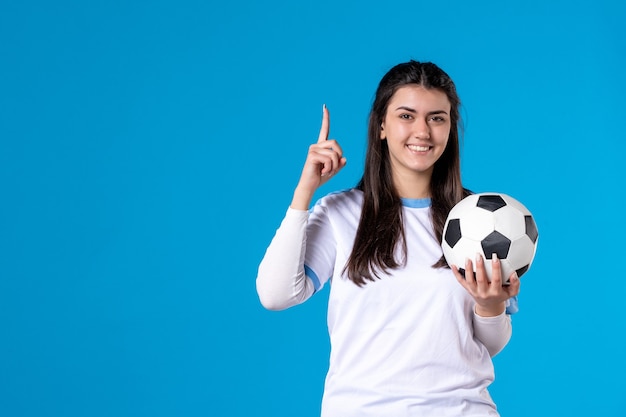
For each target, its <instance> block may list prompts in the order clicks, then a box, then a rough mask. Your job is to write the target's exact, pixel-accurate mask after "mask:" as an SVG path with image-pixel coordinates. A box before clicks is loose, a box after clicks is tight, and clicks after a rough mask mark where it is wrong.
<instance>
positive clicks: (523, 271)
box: [515, 265, 530, 278]
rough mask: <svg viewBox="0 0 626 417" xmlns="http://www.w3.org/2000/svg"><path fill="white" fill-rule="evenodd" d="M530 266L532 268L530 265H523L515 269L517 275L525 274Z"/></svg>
mask: <svg viewBox="0 0 626 417" xmlns="http://www.w3.org/2000/svg"><path fill="white" fill-rule="evenodd" d="M528 268H530V265H526V266H523V267H521V268H520V269H518V270H517V271H515V272H516V273H517V277H518V278H519V277H521V276H522V275H524V274H525V273H526V271H528Z"/></svg>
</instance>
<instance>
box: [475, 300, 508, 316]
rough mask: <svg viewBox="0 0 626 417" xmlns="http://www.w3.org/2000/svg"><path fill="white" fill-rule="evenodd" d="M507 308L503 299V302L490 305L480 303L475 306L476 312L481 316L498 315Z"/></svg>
mask: <svg viewBox="0 0 626 417" xmlns="http://www.w3.org/2000/svg"><path fill="white" fill-rule="evenodd" d="M505 309H506V303H505V302H504V301H503V302H501V303H497V304H493V305H489V306H481V305H480V304H476V306H475V307H474V312H475V313H476V314H477V315H479V316H481V317H496V316H499V315H500V314H502V313H504V310H505Z"/></svg>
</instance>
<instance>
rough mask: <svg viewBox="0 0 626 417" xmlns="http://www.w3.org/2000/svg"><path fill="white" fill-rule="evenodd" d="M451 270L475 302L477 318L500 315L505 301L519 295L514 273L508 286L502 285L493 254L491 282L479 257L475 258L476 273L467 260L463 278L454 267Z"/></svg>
mask: <svg viewBox="0 0 626 417" xmlns="http://www.w3.org/2000/svg"><path fill="white" fill-rule="evenodd" d="M451 268H452V272H454V276H455V277H456V279H457V281H459V284H461V285H462V286H463V287H464V288H465V289H466V290H467V292H468V293H470V295H471V296H472V297H473V298H474V300H475V301H476V314H478V315H479V316H483V317H492V316H497V315H500V314H502V313H503V312H504V309H505V308H506V300H508V299H509V298H511V297H515V296H516V295H517V294H519V288H520V280H519V277H518V276H517V274H516V273H515V272H514V273H512V274H511V276H510V277H509V285H502V268H501V266H500V260H499V259H498V258H497V256H496V255H495V254H494V256H493V258H492V259H491V282H489V279H488V278H487V271H486V270H485V261H484V259H483V257H482V256H481V255H477V256H476V273H474V268H473V264H472V260H471V259H469V258H468V259H467V260H466V261H465V277H463V275H461V273H460V272H459V269H458V268H457V267H456V266H454V265H452V266H451Z"/></svg>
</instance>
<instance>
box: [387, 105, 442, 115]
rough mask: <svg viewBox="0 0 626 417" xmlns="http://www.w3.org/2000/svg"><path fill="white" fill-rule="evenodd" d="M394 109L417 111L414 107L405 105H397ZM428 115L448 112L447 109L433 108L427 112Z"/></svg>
mask: <svg viewBox="0 0 626 417" xmlns="http://www.w3.org/2000/svg"><path fill="white" fill-rule="evenodd" d="M396 110H405V111H408V112H411V113H417V111H416V110H415V109H412V108H411V107H407V106H400V107H398V108H397V109H396ZM427 114H428V115H432V114H448V112H447V111H445V110H433V111H431V112H428V113H427Z"/></svg>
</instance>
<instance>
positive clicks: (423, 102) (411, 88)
mask: <svg viewBox="0 0 626 417" xmlns="http://www.w3.org/2000/svg"><path fill="white" fill-rule="evenodd" d="M399 106H405V107H410V108H412V109H415V110H420V109H423V110H429V111H430V110H445V111H447V112H450V107H451V105H450V100H449V99H448V96H447V95H446V93H444V92H443V91H441V90H439V89H436V88H428V89H427V88H424V87H423V86H421V85H418V84H408V85H403V86H402V87H400V88H398V89H397V90H396V92H395V93H394V94H393V96H391V99H390V100H389V104H388V109H389V110H395V109H396V108H397V107H399Z"/></svg>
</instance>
